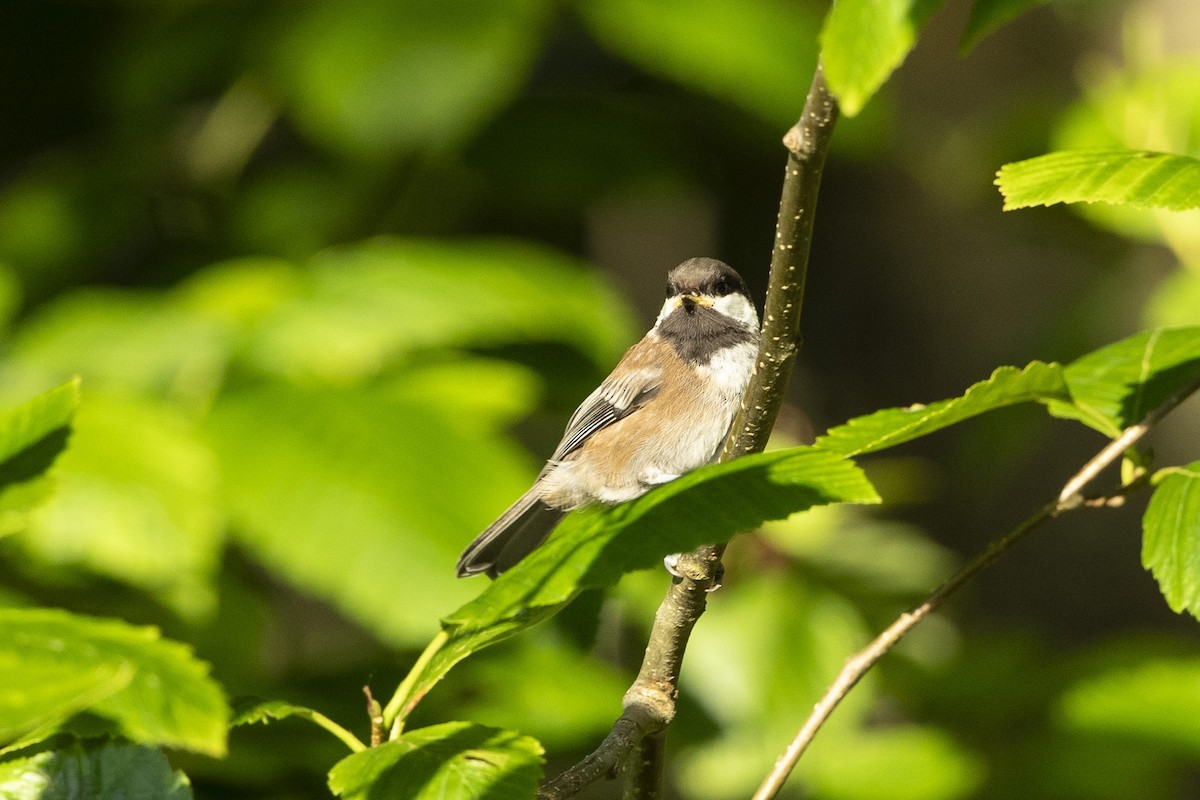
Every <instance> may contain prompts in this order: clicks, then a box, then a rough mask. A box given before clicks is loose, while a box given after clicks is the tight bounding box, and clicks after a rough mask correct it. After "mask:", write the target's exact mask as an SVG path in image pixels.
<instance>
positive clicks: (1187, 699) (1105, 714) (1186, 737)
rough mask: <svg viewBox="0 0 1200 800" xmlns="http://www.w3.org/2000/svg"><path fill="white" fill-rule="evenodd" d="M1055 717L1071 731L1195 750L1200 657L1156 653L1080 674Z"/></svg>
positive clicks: (1199, 729) (1198, 748) (1199, 732)
mask: <svg viewBox="0 0 1200 800" xmlns="http://www.w3.org/2000/svg"><path fill="white" fill-rule="evenodd" d="M1058 716H1059V719H1060V721H1061V723H1060V724H1062V725H1063V726H1065V727H1068V728H1071V729H1074V730H1078V731H1086V732H1088V733H1090V734H1093V735H1094V734H1107V735H1114V736H1119V737H1121V739H1122V741H1128V740H1129V739H1136V740H1141V741H1145V742H1150V743H1152V744H1155V745H1157V746H1159V747H1162V746H1164V745H1167V746H1171V747H1174V748H1178V749H1182V750H1184V751H1185V752H1189V753H1192V754H1200V659H1196V658H1156V659H1153V660H1150V661H1146V662H1145V663H1142V664H1136V665H1132V666H1125V667H1119V668H1116V669H1111V670H1108V671H1106V672H1103V673H1101V674H1099V675H1093V676H1090V677H1087V678H1084V679H1083V680H1081V681H1079V682H1078V683H1076V684H1075V685H1074V686H1072V687H1071V688H1070V689H1069V690H1067V692H1066V693H1065V694H1064V695H1063V697H1062V699H1061V700H1060V701H1059V704H1058Z"/></svg>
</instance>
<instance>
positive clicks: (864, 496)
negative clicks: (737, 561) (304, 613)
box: [404, 447, 878, 713]
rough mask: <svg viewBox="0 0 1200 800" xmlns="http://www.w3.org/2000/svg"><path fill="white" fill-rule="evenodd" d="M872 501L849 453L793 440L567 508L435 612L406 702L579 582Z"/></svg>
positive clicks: (603, 580) (574, 590)
mask: <svg viewBox="0 0 1200 800" xmlns="http://www.w3.org/2000/svg"><path fill="white" fill-rule="evenodd" d="M871 502H878V496H877V495H876V494H875V490H874V488H873V487H872V486H871V484H870V482H869V481H868V480H867V479H866V476H864V475H863V473H862V471H861V470H859V468H858V467H857V466H855V464H854V463H853V462H851V461H849V460H847V459H844V458H841V457H839V456H836V455H833V454H831V453H828V452H824V451H821V450H817V449H814V448H806V447H801V448H795V449H792V450H778V451H772V452H770V453H760V454H757V455H752V456H747V457H745V458H739V459H736V460H734V461H731V462H728V463H725V464H716V465H712V466H708V467H704V468H701V469H698V470H696V471H694V472H691V473H688V474H687V475H684V476H683V477H681V478H678V479H676V480H674V481H672V482H670V483H668V484H666V485H664V486H661V487H658V488H657V489H655V490H654V491H653V492H650V493H649V494H646V495H643V496H642V497H640V498H638V499H636V500H633V501H631V502H629V503H624V504H622V505H619V506H614V507H608V508H603V509H591V510H589V511H585V512H582V513H576V514H574V515H572V516H571V517H569V518H568V519H567V520H566V521H565V522H564V523H563V524H562V525H561V526H560V527H559V529H558V531H556V532H555V534H554V535H553V536H551V537H550V539H549V540H548V541H547V542H546V543H545V544H543V545H542V546H541V547H539V548H538V549H537V550H535V551H534V552H533V553H532V554H530V555H529V556H527V557H526V558H525V559H524V560H523V561H521V562H520V563H519V564H517V566H516V567H514V568H513V569H511V570H509V571H508V572H506V573H504V574H503V575H501V576H500V577H499V578H498V579H497V580H496V581H495V582H493V583H491V584H489V585H488V586H487V587H486V588H485V589H484V591H483V593H482V594H480V595H479V596H478V597H477V598H475V600H473V601H471V602H470V603H468V604H467V605H465V606H463V607H462V608H460V609H459V610H458V611H456V612H454V613H453V614H451V615H450V616H449V617H448V618H446V619H445V620H444V621H443V623H442V624H443V627H444V629H445V631H446V632H447V633H448V634H449V639H448V640H447V641H446V642H445V644H444V646H442V647H441V648H440V650H439V651H438V652H437V653H436V654H435V655H434V656H433V658H432V659H431V660H430V661H429V663H428V664H427V665H426V667H425V669H424V670H423V672H422V673H421V674H420V675H419V676H417V677H416V678H415V679H414V681H413V684H412V686H411V691H410V693H409V697H408V699H406V701H405V702H406V703H408V707H411V704H412V703H415V701H416V700H418V699H419V698H420V697H421V696H423V695H424V693H425V692H426V691H428V690H429V688H430V687H432V686H433V684H434V683H436V682H437V681H438V680H439V679H440V678H441V677H442V676H443V675H445V674H446V672H448V671H449V670H450V668H451V667H452V666H453V665H454V664H456V663H458V662H459V661H460V660H462V659H463V658H465V657H467V656H468V655H470V654H471V653H472V652H475V651H476V650H479V649H481V648H483V647H486V646H487V645H489V644H492V643H494V642H496V641H499V640H500V639H503V638H505V637H507V636H511V635H512V634H514V633H516V632H517V631H520V630H523V629H525V628H528V627H529V626H531V625H533V624H535V623H537V622H539V621H541V620H542V619H545V618H546V617H548V616H550V615H552V614H553V613H555V612H556V611H557V610H558V609H559V608H561V607H562V606H563V605H564V604H565V603H567V602H568V601H570V600H571V599H572V598H573V597H575V596H576V595H577V594H578V593H579V592H580V591H582V590H583V589H590V588H599V587H603V586H609V585H611V584H613V583H615V582H616V581H617V580H619V579H620V577H621V576H622V575H623V574H625V573H626V572H631V571H633V570H637V569H645V568H648V567H652V566H655V565H656V564H658V563H659V562H660V561H661V560H662V558H663V556H665V555H667V554H669V553H675V552H684V551H687V550H691V549H694V548H695V547H698V546H699V545H702V544H704V543H706V542H721V541H725V540H727V539H729V538H730V537H731V536H733V535H734V534H735V533H737V532H739V531H745V530H751V529H753V528H755V527H757V526H758V525H760V524H762V523H763V522H764V521H766V520H771V519H783V518H785V517H787V516H789V515H791V514H793V513H796V512H798V511H803V510H805V509H808V508H812V507H813V506H818V505H825V504H828V503H871ZM406 711H407V708H406V710H405V712H404V713H406Z"/></svg>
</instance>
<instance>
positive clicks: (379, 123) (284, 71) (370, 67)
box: [274, 0, 548, 156]
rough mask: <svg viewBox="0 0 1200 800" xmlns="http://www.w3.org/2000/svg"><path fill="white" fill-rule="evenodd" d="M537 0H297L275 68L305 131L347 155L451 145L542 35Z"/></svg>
mask: <svg viewBox="0 0 1200 800" xmlns="http://www.w3.org/2000/svg"><path fill="white" fill-rule="evenodd" d="M547 10H548V8H547V4H546V3H545V2H543V0H496V2H489V3H474V2H469V0H406V2H403V3H395V2H389V0H346V2H340V3H332V4H329V3H319V4H315V5H309V6H304V7H301V8H299V9H298V10H296V11H295V12H294V13H293V15H292V16H291V25H290V28H289V30H288V31H287V33H286V35H285V36H284V38H283V42H282V44H281V45H280V47H279V49H278V52H277V53H276V54H275V59H274V68H275V75H276V77H277V79H278V81H279V84H280V85H281V87H282V88H283V91H284V93H285V95H286V98H287V100H288V104H289V106H290V108H291V110H292V113H293V114H294V115H295V117H296V119H297V121H298V122H299V123H300V125H301V127H302V128H303V129H304V130H305V131H306V132H307V133H308V135H309V136H311V137H312V138H314V139H316V140H318V141H321V142H324V143H327V144H330V145H333V146H336V147H338V148H341V149H344V150H347V151H349V152H351V153H354V154H368V155H373V156H380V155H386V154H388V153H391V152H395V151H400V152H404V151H407V150H414V149H426V148H429V147H430V146H433V145H436V146H437V147H440V148H445V147H447V146H452V145H453V144H455V143H457V142H459V141H461V140H462V139H463V138H464V137H465V136H467V135H469V134H470V133H472V132H473V131H474V130H475V128H477V127H478V126H479V125H480V124H482V123H483V122H485V121H486V120H487V119H488V117H490V116H491V115H492V114H493V113H495V112H496V111H497V110H498V109H500V108H501V107H503V106H504V105H505V104H506V103H507V102H508V101H509V100H510V99H511V97H512V96H513V94H514V93H515V92H516V90H517V89H518V88H519V87H520V84H521V82H522V80H523V79H524V77H525V74H526V73H527V72H528V70H529V67H530V65H531V64H532V62H533V58H534V56H535V54H536V53H537V50H538V48H539V46H540V42H541V29H542V23H543V20H544V17H545V15H546V13H547Z"/></svg>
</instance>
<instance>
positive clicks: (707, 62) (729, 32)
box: [576, 0, 819, 126]
mask: <svg viewBox="0 0 1200 800" xmlns="http://www.w3.org/2000/svg"><path fill="white" fill-rule="evenodd" d="M576 7H577V8H578V10H579V11H580V13H581V14H582V16H583V19H584V20H585V21H586V22H587V23H588V26H589V27H590V29H591V31H592V32H593V34H594V35H595V36H596V38H597V39H598V40H599V41H600V42H601V43H603V44H604V46H605V47H606V48H608V49H609V50H611V51H612V52H614V53H616V54H618V55H620V56H622V57H624V58H626V59H628V60H629V61H631V62H633V63H635V64H637V65H638V66H640V67H642V68H643V69H645V70H646V71H647V72H650V73H652V74H654V75H661V76H665V77H667V78H670V79H672V80H675V81H678V82H679V83H681V84H683V85H685V86H690V87H694V88H696V89H698V90H700V91H702V92H707V93H709V94H711V95H713V96H715V97H718V98H721V99H722V100H726V101H728V102H730V103H733V104H734V105H738V106H741V107H742V108H745V109H747V110H748V111H750V112H752V113H754V114H757V115H758V116H759V117H761V118H762V119H765V120H767V121H768V122H771V123H774V124H778V125H781V126H786V125H790V124H791V123H792V122H794V121H795V119H796V116H797V113H798V108H797V106H796V98H795V96H794V95H793V94H792V93H789V92H781V91H780V87H781V86H807V85H808V82H809V81H810V80H811V77H812V70H813V66H814V65H815V64H816V60H817V48H816V41H815V40H816V36H815V33H816V30H817V26H818V24H819V19H818V18H816V17H814V16H813V15H812V12H811V11H809V9H808V8H807V7H806V6H804V5H803V4H798V3H785V2H778V0H740V2H737V3H729V2H725V0H668V1H666V2H663V1H662V0H660V2H655V3H645V2H641V1H640V0H579V2H577V3H576Z"/></svg>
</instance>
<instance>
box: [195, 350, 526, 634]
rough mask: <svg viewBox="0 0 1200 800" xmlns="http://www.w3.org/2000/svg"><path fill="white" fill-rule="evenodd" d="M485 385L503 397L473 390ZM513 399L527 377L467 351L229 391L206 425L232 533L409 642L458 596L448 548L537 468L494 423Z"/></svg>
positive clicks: (365, 620) (373, 625)
mask: <svg viewBox="0 0 1200 800" xmlns="http://www.w3.org/2000/svg"><path fill="white" fill-rule="evenodd" d="M495 386H506V387H508V388H509V389H510V393H509V394H507V395H506V396H505V397H503V398H498V397H496V396H495V395H494V394H493V391H492V389H481V388H480V387H495ZM464 398H466V399H464ZM517 398H524V400H523V405H525V406H527V405H528V404H529V403H530V402H531V399H532V387H531V386H530V384H529V376H528V375H527V374H526V373H524V372H521V371H518V370H514V369H513V368H511V367H505V366H501V365H500V364H499V363H497V362H484V361H478V360H471V361H463V362H458V363H454V362H451V363H450V364H443V365H431V366H429V367H424V368H413V369H411V370H409V371H407V372H405V373H404V374H403V375H402V376H401V377H400V378H397V379H396V380H394V381H392V382H391V383H387V384H381V385H379V386H375V387H372V388H370V389H360V390H354V391H349V390H335V389H328V388H324V389H322V388H312V389H299V388H296V389H289V388H287V387H281V386H273V387H263V388H258V389H252V390H247V391H243V392H237V393H229V394H227V395H226V396H224V397H223V398H222V399H221V400H220V401H219V402H218V403H217V405H216V406H215V407H214V408H213V412H212V415H211V418H210V420H209V427H210V433H211V439H212V441H213V444H214V446H215V448H216V449H217V451H218V454H219V457H220V459H221V462H222V472H223V475H224V478H225V492H226V496H227V501H228V505H229V509H230V514H231V517H232V519H233V521H234V523H235V526H234V530H233V534H234V536H236V537H237V539H238V541H239V542H241V543H242V544H243V545H244V546H246V547H247V548H248V549H249V550H250V552H252V553H253V554H254V555H255V556H256V557H257V558H258V559H260V560H261V561H262V562H263V563H264V564H266V565H267V566H268V567H270V568H271V569H273V570H275V571H276V572H278V573H279V574H280V575H282V576H284V577H285V578H286V579H287V580H289V581H290V582H291V583H293V584H294V585H295V586H296V587H298V588H300V589H303V590H305V591H308V592H311V593H312V594H314V595H316V596H318V597H322V598H325V599H326V600H329V601H330V602H332V603H333V604H335V605H336V606H337V607H338V608H339V609H341V610H342V611H343V612H344V613H345V614H347V615H348V616H349V617H351V618H353V619H356V620H358V621H359V622H361V623H362V624H363V625H365V626H367V627H368V628H370V629H371V630H372V631H373V632H374V633H375V635H376V636H379V637H380V638H382V639H384V640H385V641H388V642H392V643H394V644H397V645H401V646H412V645H414V644H420V643H421V642H423V641H425V640H426V639H427V638H428V637H429V634H430V631H431V626H432V624H433V621H434V620H436V619H437V618H439V617H440V616H442V615H444V614H445V613H446V612H447V611H449V610H450V609H453V608H454V607H455V606H456V605H458V604H460V603H462V602H465V601H466V600H467V599H468V598H469V597H470V596H471V593H472V591H473V589H472V587H471V586H470V584H468V583H466V582H463V581H459V580H457V579H456V578H455V577H454V562H455V560H456V559H457V557H458V553H459V551H460V550H461V549H462V547H463V546H464V545H465V544H466V543H467V542H468V541H470V539H471V537H472V536H473V535H474V534H475V533H476V532H478V531H479V530H482V528H483V527H484V526H485V525H486V524H487V523H488V522H489V521H490V519H491V518H492V517H493V515H494V514H496V513H498V511H499V510H502V509H503V508H504V507H505V506H506V505H507V504H508V503H510V502H512V498H514V497H517V496H518V495H520V494H521V492H523V491H524V490H525V489H526V488H528V485H529V482H530V481H531V480H532V478H533V475H534V474H535V472H536V468H535V466H534V465H533V464H532V463H531V462H529V460H528V456H526V455H525V453H524V452H523V451H522V450H521V449H520V448H518V447H517V446H516V445H515V444H514V443H513V442H512V441H511V440H510V439H509V438H508V437H507V435H506V434H504V433H501V432H498V431H497V430H496V428H498V427H499V426H500V424H501V423H502V422H504V421H506V420H507V419H509V418H510V417H511V415H512V414H513V411H514V407H513V405H512V404H513V403H514V402H516V401H517ZM468 411H469V414H468V413H467V412H468ZM464 417H466V418H464ZM477 476H486V480H484V479H478V480H475V479H473V478H474V477H477ZM401 596H402V597H403V600H402V601H401V600H398V599H397V598H398V597H401Z"/></svg>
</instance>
